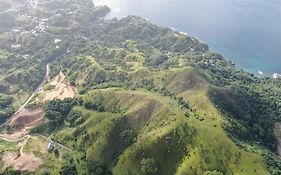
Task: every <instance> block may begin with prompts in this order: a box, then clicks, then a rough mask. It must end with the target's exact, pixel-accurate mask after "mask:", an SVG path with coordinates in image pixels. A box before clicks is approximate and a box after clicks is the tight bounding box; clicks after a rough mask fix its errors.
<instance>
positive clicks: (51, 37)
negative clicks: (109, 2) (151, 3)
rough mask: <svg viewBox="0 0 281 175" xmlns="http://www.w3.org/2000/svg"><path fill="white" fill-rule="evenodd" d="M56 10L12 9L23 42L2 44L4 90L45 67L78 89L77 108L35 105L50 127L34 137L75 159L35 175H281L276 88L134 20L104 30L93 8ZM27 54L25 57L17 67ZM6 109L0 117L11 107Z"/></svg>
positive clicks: (51, 6) (76, 4) (45, 6)
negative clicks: (213, 174)
mask: <svg viewBox="0 0 281 175" xmlns="http://www.w3.org/2000/svg"><path fill="white" fill-rule="evenodd" d="M54 2H55V3H54ZM54 2H53V1H44V0H42V1H40V3H39V4H37V5H34V4H29V3H27V6H25V5H24V6H23V7H22V9H21V8H20V9H19V11H20V12H23V13H24V14H23V19H21V20H20V21H21V22H20V23H16V24H18V25H19V26H18V28H19V30H21V32H23V33H26V32H25V31H27V33H28V34H23V35H24V37H22V36H20V35H21V34H19V36H20V37H19V38H20V39H19V40H18V41H17V38H14V37H13V36H14V33H12V32H8V33H1V35H0V37H1V38H3V40H1V41H0V43H1V49H3V50H4V51H3V54H2V55H4V56H2V58H5V59H4V60H5V61H6V63H5V64H7V65H11V66H7V67H8V68H9V70H7V71H2V72H1V77H4V78H3V80H4V81H5V84H7V86H5V88H4V89H6V87H9V86H10V85H12V84H15V85H18V84H19V82H25V81H24V78H25V77H26V76H25V74H19V75H22V76H20V77H23V79H22V78H20V79H19V80H16V81H11V80H14V79H13V78H12V79H9V78H10V77H14V76H15V75H18V74H17V73H18V72H20V73H21V72H22V71H23V69H22V67H25V66H26V67H27V68H28V70H29V69H30V70H29V71H28V72H29V73H32V72H33V71H31V70H33V69H32V68H34V67H39V68H40V67H41V68H43V69H44V65H45V64H46V63H48V62H51V72H50V76H51V78H53V77H55V76H56V75H57V74H59V73H60V72H61V73H63V74H64V75H65V76H66V78H65V81H68V82H69V83H70V85H72V86H76V87H77V89H78V93H79V95H77V96H76V98H75V99H64V100H52V101H48V102H46V103H45V104H43V101H42V102H39V103H38V104H36V103H35V105H44V110H45V117H46V118H47V119H48V120H49V123H48V124H44V125H40V126H38V127H36V128H34V129H33V130H32V133H40V134H44V135H48V136H49V135H50V134H51V136H52V137H53V139H54V140H57V141H59V142H60V143H62V144H64V145H66V146H67V147H69V148H70V154H69V153H68V154H63V156H62V157H60V158H59V159H58V160H56V157H54V154H52V153H50V155H49V154H45V153H44V154H43V155H42V154H40V156H41V157H42V156H43V157H44V156H45V155H48V157H49V158H50V159H48V157H47V158H46V159H45V158H42V160H43V159H44V162H45V163H44V164H43V166H42V167H40V168H39V169H38V170H36V173H42V172H44V173H51V174H58V173H60V174H117V175H119V174H122V175H123V174H198V175H199V174H204V172H205V173H207V172H208V171H215V170H216V171H219V172H221V173H223V174H247V175H248V174H261V175H264V174H280V172H281V171H280V170H281V163H280V161H279V160H277V157H276V156H275V155H274V154H273V153H274V152H275V151H276V147H277V145H276V144H275V140H276V138H275V136H274V135H273V127H274V124H275V123H276V122H278V121H279V122H280V119H281V118H280V116H281V115H280V114H281V113H280V112H281V107H280V106H281V104H280V102H279V99H280V95H281V93H280V89H281V83H280V81H279V80H271V79H268V78H257V77H255V76H254V75H252V74H249V73H246V72H244V71H241V70H238V69H236V68H235V67H234V66H233V65H232V64H231V63H230V62H228V61H226V60H225V59H224V58H223V57H222V56H221V55H219V54H216V53H213V52H211V51H209V50H208V46H207V45H206V44H203V43H201V42H199V41H198V40H197V39H195V38H193V37H190V36H187V35H185V34H182V33H179V32H177V31H174V30H171V29H168V28H161V27H158V26H156V25H153V24H151V23H150V22H148V21H147V20H144V19H141V18H139V17H135V16H128V17H125V18H123V19H121V20H117V19H102V18H100V17H104V16H105V15H106V14H107V13H108V12H109V11H110V10H109V9H108V8H107V7H95V6H94V5H93V4H92V3H91V2H90V1H88V0H83V1H77V0H67V1H60V0H57V1H54ZM20 4H25V3H20ZM62 7H63V8H62ZM23 9H25V10H23ZM9 15H14V14H13V13H12V14H9ZM29 15H31V16H33V17H37V18H38V20H34V21H33V20H30V19H29V17H28V16H29ZM14 17H15V16H14ZM16 19H17V20H16V21H17V22H19V21H18V20H19V19H18V18H16ZM27 24H28V25H27ZM38 25H39V26H40V27H39V29H38V28H36V26H38ZM14 32H16V31H14ZM33 32H35V33H33ZM15 41H17V42H15ZM19 44H20V45H19ZM12 45H13V47H11V46H12ZM18 47H20V48H18ZM7 53H13V54H15V55H17V54H20V56H19V58H20V59H21V60H22V62H23V63H26V64H23V65H21V66H20V67H16V68H15V65H13V64H12V61H11V60H15V59H16V58H17V57H16V58H14V57H11V58H12V59H6V58H7V57H8V55H7ZM13 54H12V55H13ZM25 54H30V55H32V57H31V58H29V59H24V60H23V59H22V58H21V57H23V58H24V57H25V56H26V55H25ZM0 60H1V56H0ZM2 60H3V59H2ZM7 60H8V61H7ZM36 60H37V61H36ZM43 69H42V70H43ZM36 70H38V69H36ZM42 70H41V69H40V70H38V72H36V74H38V77H36V78H35V80H34V81H32V82H34V84H36V82H40V81H39V79H40V77H39V75H44V71H42ZM9 71H11V73H10V74H7V72H8V73H9ZM29 73H27V74H29ZM33 73H34V72H33ZM6 77H9V78H8V79H7V78H6ZM16 78H17V77H16ZM1 80H2V79H1ZM7 80H9V81H7ZM28 80H30V79H28ZM27 82H29V81H27ZM37 84H38V83H37ZM25 87H27V88H30V87H29V86H26V85H24V86H23V87H20V89H23V88H25ZM48 88H49V87H45V88H44V89H48ZM0 89H1V87H0ZM30 89H32V88H30ZM30 89H29V90H30ZM3 92H4V93H5V94H7V93H8V92H7V91H3ZM16 92H17V91H16ZM12 95H13V94H12ZM3 99H4V100H3V101H4V103H3V105H2V104H1V109H2V108H4V109H5V108H7V107H8V106H9V105H10V104H11V102H10V100H9V98H6V97H4V98H3ZM1 101H2V100H1ZM39 101H40V99H39ZM6 102H8V103H6ZM2 106H3V107H2ZM8 108H9V107H8ZM35 140H36V138H35ZM30 145H31V146H30ZM29 146H30V147H28V151H30V152H34V151H35V152H38V148H34V147H35V146H34V145H33V146H32V144H29ZM60 151H61V150H60ZM50 160H51V161H50ZM48 164H49V165H48ZM46 165H48V166H46Z"/></svg>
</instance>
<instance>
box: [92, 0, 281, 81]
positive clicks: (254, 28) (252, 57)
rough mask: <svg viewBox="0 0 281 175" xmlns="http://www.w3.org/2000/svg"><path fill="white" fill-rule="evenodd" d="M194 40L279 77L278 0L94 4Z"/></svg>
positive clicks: (100, 0) (101, 0)
mask: <svg viewBox="0 0 281 175" xmlns="http://www.w3.org/2000/svg"><path fill="white" fill-rule="evenodd" d="M94 3H95V4H96V5H108V6H109V7H111V9H112V13H111V14H110V16H112V17H113V16H114V17H118V18H122V17H124V16H127V15H137V16H141V17H143V18H147V19H148V20H150V21H151V22H153V23H155V24H157V25H161V26H165V27H172V28H176V29H177V30H178V31H181V32H186V33H188V34H190V35H192V36H196V37H198V38H199V39H200V40H202V41H204V42H205V43H207V44H208V45H209V46H210V47H211V49H212V50H214V51H216V52H219V53H221V54H223V55H224V57H226V58H227V59H229V60H232V61H234V62H235V63H236V64H237V65H238V67H240V68H243V69H245V70H247V71H249V72H253V73H257V71H262V72H264V73H265V74H267V75H272V74H273V73H279V74H281V1H280V0H94Z"/></svg>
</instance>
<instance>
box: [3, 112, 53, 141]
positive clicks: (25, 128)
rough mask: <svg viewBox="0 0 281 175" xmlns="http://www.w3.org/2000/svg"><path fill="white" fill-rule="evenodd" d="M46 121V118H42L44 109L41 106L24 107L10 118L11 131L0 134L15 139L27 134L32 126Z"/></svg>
mask: <svg viewBox="0 0 281 175" xmlns="http://www.w3.org/2000/svg"><path fill="white" fill-rule="evenodd" d="M47 122H48V120H47V119H46V118H44V110H43V109H42V108H36V109H26V108H24V109H23V110H21V111H20V113H18V114H16V115H14V116H13V117H12V118H11V121H10V123H9V126H10V127H11V128H12V130H13V133H11V134H1V135H0V136H2V137H4V138H7V139H10V140H16V139H19V138H22V137H24V136H25V135H27V134H28V133H29V131H30V130H31V129H32V128H34V127H36V126H38V125H40V124H42V123H47Z"/></svg>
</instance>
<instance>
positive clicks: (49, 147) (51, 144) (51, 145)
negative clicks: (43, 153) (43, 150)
mask: <svg viewBox="0 0 281 175" xmlns="http://www.w3.org/2000/svg"><path fill="white" fill-rule="evenodd" d="M54 149H55V146H54V144H53V143H49V144H48V151H49V152H51V151H53V150H54Z"/></svg>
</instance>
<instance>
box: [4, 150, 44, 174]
mask: <svg viewBox="0 0 281 175" xmlns="http://www.w3.org/2000/svg"><path fill="white" fill-rule="evenodd" d="M2 161H3V168H4V169H6V168H8V167H13V168H14V169H15V170H20V171H28V172H34V171H35V170H36V169H37V168H38V167H39V166H40V165H42V164H43V160H42V159H40V158H37V157H35V155H34V154H25V153H22V154H20V155H19V153H16V152H10V151H8V152H5V153H4V154H3V156H2Z"/></svg>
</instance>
